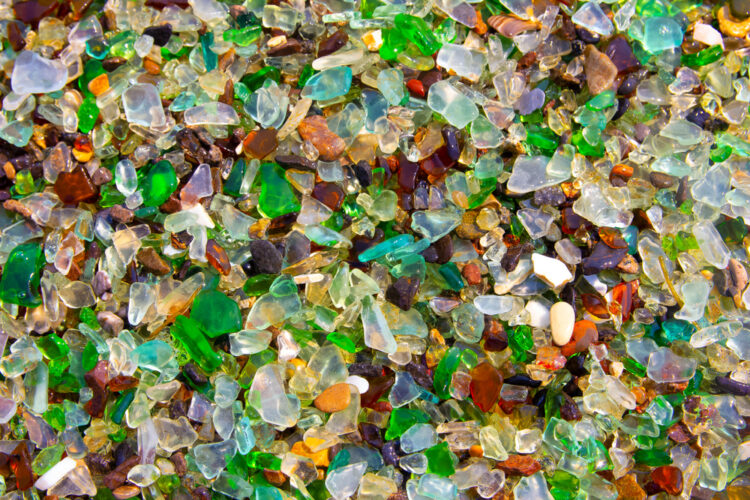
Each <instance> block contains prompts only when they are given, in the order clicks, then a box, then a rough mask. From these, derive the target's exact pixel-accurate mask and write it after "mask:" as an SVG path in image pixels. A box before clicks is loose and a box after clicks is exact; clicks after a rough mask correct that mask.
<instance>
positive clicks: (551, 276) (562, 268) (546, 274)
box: [531, 253, 573, 288]
mask: <svg viewBox="0 0 750 500" xmlns="http://www.w3.org/2000/svg"><path fill="white" fill-rule="evenodd" d="M531 263H532V264H533V266H534V274H536V275H537V276H538V277H539V278H540V279H541V280H543V281H544V282H546V283H547V284H548V285H550V286H551V287H552V288H558V287H561V286H563V285H564V284H566V283H569V282H570V281H572V280H573V275H572V274H571V273H570V269H568V267H567V266H566V265H565V264H564V263H563V262H562V261H560V260H557V259H553V258H552V257H546V256H544V255H542V254H538V253H535V254H533V255H532V256H531Z"/></svg>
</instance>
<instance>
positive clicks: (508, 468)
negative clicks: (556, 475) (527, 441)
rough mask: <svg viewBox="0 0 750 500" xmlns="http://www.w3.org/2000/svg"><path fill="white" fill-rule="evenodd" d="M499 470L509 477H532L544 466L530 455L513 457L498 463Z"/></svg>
mask: <svg viewBox="0 0 750 500" xmlns="http://www.w3.org/2000/svg"><path fill="white" fill-rule="evenodd" d="M497 468H498V469H500V470H502V471H503V472H505V473H506V474H507V475H509V476H527V477H528V476H530V475H532V474H535V473H537V472H539V471H540V470H542V465H541V464H540V463H539V462H538V461H537V460H535V459H534V458H532V457H530V456H528V455H511V456H509V457H508V459H507V460H504V461H502V462H498V464H497Z"/></svg>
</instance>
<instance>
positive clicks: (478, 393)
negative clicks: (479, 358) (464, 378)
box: [469, 362, 503, 411]
mask: <svg viewBox="0 0 750 500" xmlns="http://www.w3.org/2000/svg"><path fill="white" fill-rule="evenodd" d="M502 385H503V376H502V375H500V372H499V371H497V368H495V367H494V366H492V365H491V364H489V363H487V362H484V363H480V364H479V365H477V366H476V367H474V369H473V370H471V383H470V384H469V390H470V392H471V399H473V400H474V404H476V405H477V406H478V407H479V409H480V410H482V411H490V409H491V408H492V407H493V406H495V403H496V402H497V399H498V398H499V397H500V387H502Z"/></svg>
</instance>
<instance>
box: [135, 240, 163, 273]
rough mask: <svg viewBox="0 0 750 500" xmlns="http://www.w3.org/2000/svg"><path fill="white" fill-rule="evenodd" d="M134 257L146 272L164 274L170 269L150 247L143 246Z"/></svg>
mask: <svg viewBox="0 0 750 500" xmlns="http://www.w3.org/2000/svg"><path fill="white" fill-rule="evenodd" d="M136 259H137V260H138V262H139V263H140V264H141V265H142V266H143V267H144V268H145V269H146V270H147V271H148V272H150V273H153V274H155V275H157V276H164V275H166V274H169V273H170V272H171V271H172V268H171V267H169V264H167V263H166V262H165V261H164V259H162V258H161V257H160V256H159V254H158V253H157V252H156V250H154V249H153V248H152V247H145V248H142V249H141V250H139V251H138V255H136Z"/></svg>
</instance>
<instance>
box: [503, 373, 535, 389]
mask: <svg viewBox="0 0 750 500" xmlns="http://www.w3.org/2000/svg"><path fill="white" fill-rule="evenodd" d="M505 383H506V384H510V385H521V386H523V387H531V388H534V387H539V386H540V385H542V382H541V381H540V380H534V379H533V378H531V377H529V376H528V375H523V374H518V375H513V376H512V377H508V378H506V379H505Z"/></svg>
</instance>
